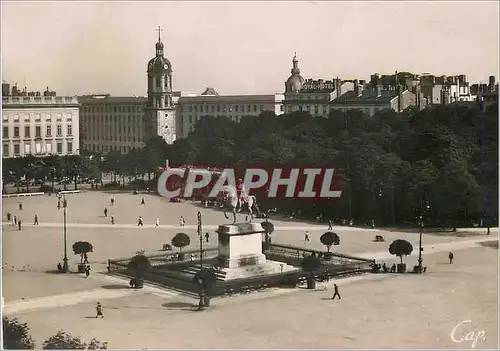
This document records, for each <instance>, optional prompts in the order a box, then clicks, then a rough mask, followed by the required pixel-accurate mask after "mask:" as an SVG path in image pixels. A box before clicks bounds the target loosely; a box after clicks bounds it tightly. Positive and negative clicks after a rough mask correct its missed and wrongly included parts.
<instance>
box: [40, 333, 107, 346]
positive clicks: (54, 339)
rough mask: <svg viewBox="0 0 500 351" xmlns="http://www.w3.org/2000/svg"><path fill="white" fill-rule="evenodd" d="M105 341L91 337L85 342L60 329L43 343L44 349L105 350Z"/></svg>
mask: <svg viewBox="0 0 500 351" xmlns="http://www.w3.org/2000/svg"><path fill="white" fill-rule="evenodd" d="M107 348H108V343H107V342H101V341H99V340H97V339H96V338H93V339H92V340H91V341H90V343H88V344H87V343H86V342H85V341H84V340H82V339H81V338H79V337H75V336H72V335H71V334H69V333H66V332H64V331H62V330H59V331H58V332H57V333H56V334H55V335H53V336H51V337H50V338H48V339H47V340H45V341H44V343H43V349H44V350H85V349H87V350H106V349H107Z"/></svg>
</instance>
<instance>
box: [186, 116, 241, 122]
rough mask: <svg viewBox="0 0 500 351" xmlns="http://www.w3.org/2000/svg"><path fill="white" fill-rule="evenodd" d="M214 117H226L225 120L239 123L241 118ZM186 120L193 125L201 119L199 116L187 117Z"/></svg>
mask: <svg viewBox="0 0 500 351" xmlns="http://www.w3.org/2000/svg"><path fill="white" fill-rule="evenodd" d="M214 117H217V118H224V117H226V118H229V119H230V120H232V121H235V122H240V121H241V118H242V117H243V116H229V117H228V116H214ZM188 118H189V124H194V123H196V122H198V121H199V120H201V119H202V117H201V116H189V117H188Z"/></svg>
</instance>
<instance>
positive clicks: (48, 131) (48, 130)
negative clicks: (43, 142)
mask: <svg viewBox="0 0 500 351" xmlns="http://www.w3.org/2000/svg"><path fill="white" fill-rule="evenodd" d="M45 128H46V130H45V131H46V133H45V136H46V137H51V136H52V126H46V127H45Z"/></svg>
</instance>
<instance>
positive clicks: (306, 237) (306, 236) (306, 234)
mask: <svg viewBox="0 0 500 351" xmlns="http://www.w3.org/2000/svg"><path fill="white" fill-rule="evenodd" d="M304 241H305V242H306V243H307V242H309V232H307V231H306V232H305V234H304Z"/></svg>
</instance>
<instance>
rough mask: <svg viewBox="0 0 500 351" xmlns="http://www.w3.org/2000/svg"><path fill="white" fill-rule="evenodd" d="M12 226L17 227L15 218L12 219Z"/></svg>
mask: <svg viewBox="0 0 500 351" xmlns="http://www.w3.org/2000/svg"><path fill="white" fill-rule="evenodd" d="M12 225H13V226H16V225H17V217H16V216H14V217H12Z"/></svg>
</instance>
